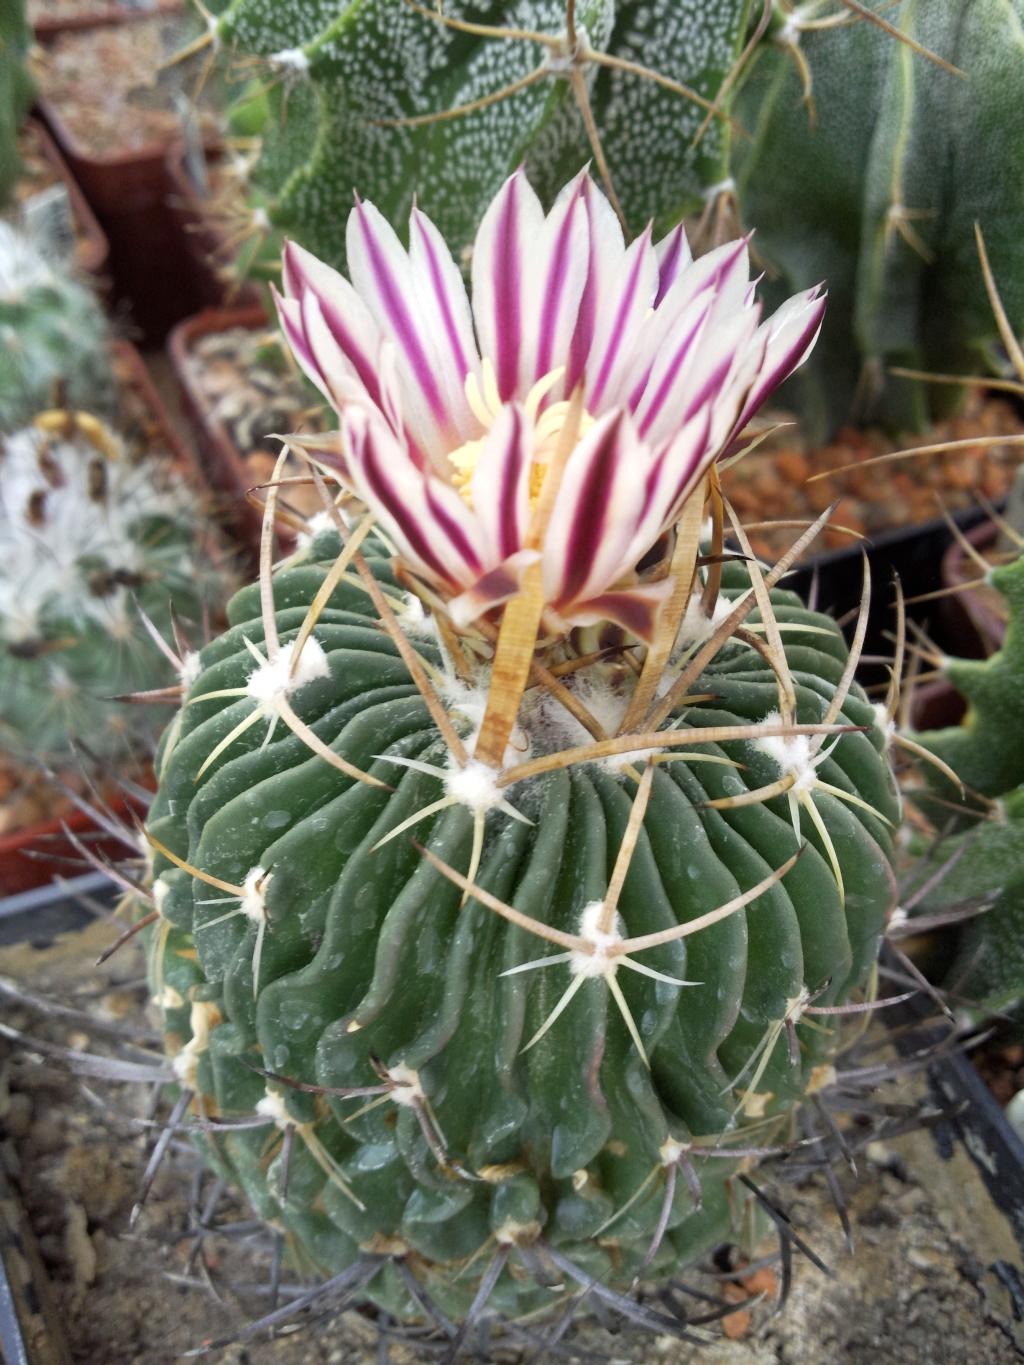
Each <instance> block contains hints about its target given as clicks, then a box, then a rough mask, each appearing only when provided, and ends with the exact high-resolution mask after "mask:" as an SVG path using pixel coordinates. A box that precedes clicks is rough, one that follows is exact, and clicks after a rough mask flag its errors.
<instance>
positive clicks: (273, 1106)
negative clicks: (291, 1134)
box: [256, 1090, 296, 1128]
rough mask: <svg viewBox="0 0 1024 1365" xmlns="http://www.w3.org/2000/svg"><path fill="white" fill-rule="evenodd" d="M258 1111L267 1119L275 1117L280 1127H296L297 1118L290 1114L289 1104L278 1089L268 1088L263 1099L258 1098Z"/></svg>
mask: <svg viewBox="0 0 1024 1365" xmlns="http://www.w3.org/2000/svg"><path fill="white" fill-rule="evenodd" d="M256 1112H257V1114H260V1115H261V1116H262V1117H263V1118H265V1119H273V1120H274V1122H275V1123H276V1124H277V1126H278V1128H294V1127H296V1122H295V1119H293V1118H292V1116H291V1114H289V1112H288V1106H287V1105H286V1104H285V1102H284V1096H283V1095H281V1094H279V1093H278V1092H277V1091H276V1090H268V1091H267V1093H266V1094H265V1095H264V1096H263V1098H262V1099H261V1100H257V1102H256Z"/></svg>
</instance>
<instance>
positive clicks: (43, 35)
mask: <svg viewBox="0 0 1024 1365" xmlns="http://www.w3.org/2000/svg"><path fill="white" fill-rule="evenodd" d="M184 8H185V7H184V5H183V4H182V0H153V2H152V3H151V4H149V5H147V6H145V7H143V8H136V9H126V8H124V7H123V6H121V5H119V4H116V3H114V4H106V5H105V4H103V3H102V2H100V3H97V5H96V8H95V9H92V10H90V11H89V12H88V13H87V14H76V15H75V16H74V17H73V18H69V19H37V20H36V21H35V23H34V24H33V25H32V31H33V33H34V34H35V36H36V38H37V39H38V40H39V42H41V43H52V42H53V40H54V38H59V37H60V35H61V34H62V33H76V32H77V31H78V30H79V29H83V28H95V27H96V26H97V25H98V24H120V23H124V22H125V21H131V20H132V19H145V18H148V17H149V16H150V15H153V14H177V13H179V12H180V11H182V10H183V9H184Z"/></svg>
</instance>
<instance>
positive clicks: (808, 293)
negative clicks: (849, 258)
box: [735, 284, 826, 434]
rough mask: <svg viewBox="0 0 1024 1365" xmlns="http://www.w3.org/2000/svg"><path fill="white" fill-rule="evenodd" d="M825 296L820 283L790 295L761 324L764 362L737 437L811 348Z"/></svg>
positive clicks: (817, 330)
mask: <svg viewBox="0 0 1024 1365" xmlns="http://www.w3.org/2000/svg"><path fill="white" fill-rule="evenodd" d="M825 302H826V295H825V294H824V293H823V292H822V288H821V285H820V284H816V285H814V286H813V287H812V288H811V289H807V290H805V291H804V292H803V293H802V294H794V295H793V297H792V298H791V299H787V300H786V302H785V303H784V304H782V306H781V307H780V308H778V309H776V311H775V312H774V313H773V314H772V316H771V317H770V318H768V319H767V320H766V321H765V322H763V323H762V324H761V328H760V332H761V333H762V334H763V335H764V337H765V352H764V360H763V363H762V367H761V372H760V374H759V376H758V378H757V380H756V382H755V383H754V384H753V385H752V386H751V389H750V392H749V393H748V395H747V398H746V402H745V403H744V405H743V410H742V412H741V413H740V416H739V420H738V421H737V423H736V427H735V434H739V432H741V431H742V430H743V428H744V427H745V426H746V424H747V422H749V421H750V419H751V417H753V415H754V413H755V412H756V411H757V409H758V408H759V407H760V406H761V404H762V403H763V402H764V401H765V399H766V398H768V397H769V396H770V395H771V394H772V393H773V392H774V391H775V389H777V388H778V387H779V385H780V384H781V383H782V381H783V380H784V379H788V378H789V376H790V375H791V374H792V373H793V371H794V370H795V369H798V368H799V366H801V365H802V364H803V363H804V361H805V360H806V359H807V357H808V355H810V353H811V351H812V350H813V349H814V344H815V342H816V341H817V340H818V334H819V332H820V331H821V324H822V321H823V319H824V316H825Z"/></svg>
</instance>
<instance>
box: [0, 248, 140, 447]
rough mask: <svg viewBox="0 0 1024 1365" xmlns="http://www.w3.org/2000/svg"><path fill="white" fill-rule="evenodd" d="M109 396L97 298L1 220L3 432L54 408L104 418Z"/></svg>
mask: <svg viewBox="0 0 1024 1365" xmlns="http://www.w3.org/2000/svg"><path fill="white" fill-rule="evenodd" d="M113 395H114V387H113V383H112V380H111V374H110V327H109V324H108V323H107V320H106V318H105V317H104V314H103V311H102V309H101V308H100V306H99V304H98V302H97V301H96V297H95V295H94V294H92V293H91V291H90V290H89V289H87V288H86V287H85V286H84V285H82V284H79V283H78V282H77V281H76V280H74V279H73V278H72V277H71V276H70V275H69V274H68V273H67V272H66V270H64V269H63V268H62V267H61V266H60V265H59V264H57V263H54V262H51V261H49V260H47V259H46V257H45V256H44V255H43V254H42V253H41V252H40V251H39V250H38V249H37V248H36V247H35V246H34V245H33V243H32V242H31V241H29V240H28V239H27V238H26V237H24V236H23V235H21V234H20V233H18V232H16V231H15V230H14V229H13V228H12V227H10V226H9V225H8V224H7V223H2V222H0V432H13V431H16V430H17V429H18V428H19V427H21V426H23V425H24V424H25V423H26V422H29V421H31V419H32V418H33V417H34V416H35V414H36V413H37V412H41V411H43V410H44V409H46V408H50V407H52V406H54V404H55V403H59V404H67V405H68V406H70V407H73V408H88V409H89V410H90V411H94V412H99V413H102V414H106V413H108V412H109V411H110V409H111V406H112V403H113Z"/></svg>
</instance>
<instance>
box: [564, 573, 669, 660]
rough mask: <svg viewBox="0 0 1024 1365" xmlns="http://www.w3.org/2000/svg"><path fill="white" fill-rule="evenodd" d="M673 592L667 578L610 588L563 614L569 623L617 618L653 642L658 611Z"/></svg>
mask: <svg viewBox="0 0 1024 1365" xmlns="http://www.w3.org/2000/svg"><path fill="white" fill-rule="evenodd" d="M671 596H672V580H671V579H670V578H663V579H661V580H660V581H659V582H657V583H636V584H634V585H633V586H632V587H626V588H612V589H609V590H608V591H607V592H603V593H598V594H597V595H596V596H595V597H590V598H587V600H586V601H584V602H573V603H572V605H571V606H570V607H568V608H567V609H566V611H565V613H563V612H561V611H560V612H559V615H560V616H561V617H562V619H563V620H564V621H565V623H566V625H569V626H594V625H598V624H599V623H600V622H601V621H614V622H615V623H616V624H617V625H620V626H622V628H623V629H624V630H628V631H630V632H631V633H632V634H633V635H635V636H637V638H638V639H641V640H646V641H647V642H648V644H649V643H650V642H651V641H652V640H653V639H654V635H655V632H656V630H657V628H658V615H659V613H660V612H661V609H662V607H664V605H665V604H666V602H667V601H668V599H669V598H670V597H671Z"/></svg>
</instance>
